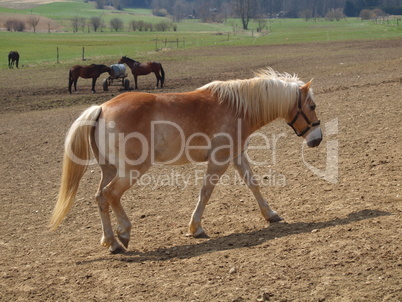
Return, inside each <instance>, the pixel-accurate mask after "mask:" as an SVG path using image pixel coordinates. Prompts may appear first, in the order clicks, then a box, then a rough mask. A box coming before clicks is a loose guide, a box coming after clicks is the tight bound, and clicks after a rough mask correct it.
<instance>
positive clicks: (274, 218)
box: [269, 214, 283, 223]
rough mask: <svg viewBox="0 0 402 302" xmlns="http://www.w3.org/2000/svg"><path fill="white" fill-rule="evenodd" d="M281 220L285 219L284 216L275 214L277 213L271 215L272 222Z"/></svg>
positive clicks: (270, 220)
mask: <svg viewBox="0 0 402 302" xmlns="http://www.w3.org/2000/svg"><path fill="white" fill-rule="evenodd" d="M280 221H283V218H282V217H280V216H279V215H278V214H275V215H273V216H271V217H269V222H270V223H275V222H280Z"/></svg>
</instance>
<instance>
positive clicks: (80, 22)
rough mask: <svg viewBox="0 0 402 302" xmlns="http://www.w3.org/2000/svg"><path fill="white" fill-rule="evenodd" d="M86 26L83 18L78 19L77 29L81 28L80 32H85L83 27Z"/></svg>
mask: <svg viewBox="0 0 402 302" xmlns="http://www.w3.org/2000/svg"><path fill="white" fill-rule="evenodd" d="M86 24H87V19H86V18H84V17H79V18H78V27H80V28H81V30H82V32H84V31H85V25H86Z"/></svg>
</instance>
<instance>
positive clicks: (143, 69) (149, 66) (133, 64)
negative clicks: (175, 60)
mask: <svg viewBox="0 0 402 302" xmlns="http://www.w3.org/2000/svg"><path fill="white" fill-rule="evenodd" d="M118 63H119V64H124V63H125V64H127V65H128V67H130V69H131V72H132V73H133V76H134V83H135V88H134V89H138V85H137V77H138V76H139V75H147V74H150V73H151V72H153V73H154V74H155V76H156V88H158V87H159V81H160V82H161V88H163V83H164V82H165V71H164V70H163V68H162V64H161V63H158V62H147V63H140V62H138V61H136V60H133V59H130V58H127V57H126V56H124V57H121V59H120V60H119V62H118ZM159 72H160V74H159Z"/></svg>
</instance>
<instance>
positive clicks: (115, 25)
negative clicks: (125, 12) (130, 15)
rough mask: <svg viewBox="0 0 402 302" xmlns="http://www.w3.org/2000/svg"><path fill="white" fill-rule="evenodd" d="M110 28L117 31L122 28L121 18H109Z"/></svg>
mask: <svg viewBox="0 0 402 302" xmlns="http://www.w3.org/2000/svg"><path fill="white" fill-rule="evenodd" d="M110 28H111V29H113V30H114V31H119V30H122V29H123V20H121V19H120V18H113V19H111V20H110Z"/></svg>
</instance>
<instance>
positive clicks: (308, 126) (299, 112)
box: [288, 91, 320, 136]
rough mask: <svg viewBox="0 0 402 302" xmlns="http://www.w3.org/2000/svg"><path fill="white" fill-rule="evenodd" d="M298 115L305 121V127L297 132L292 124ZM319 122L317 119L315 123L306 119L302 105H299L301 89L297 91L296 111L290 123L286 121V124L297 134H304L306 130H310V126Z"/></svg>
mask: <svg viewBox="0 0 402 302" xmlns="http://www.w3.org/2000/svg"><path fill="white" fill-rule="evenodd" d="M300 115H301V116H302V117H303V118H304V120H305V121H306V123H307V127H306V128H304V130H303V131H301V132H297V129H296V128H295V127H294V126H293V124H294V123H296V121H297V119H298V118H299V116H300ZM319 124H320V121H317V122H315V123H311V122H310V120H309V119H308V117H307V115H306V114H305V113H304V112H303V109H302V105H301V91H299V97H298V99H297V113H296V115H295V117H294V118H293V120H292V121H291V122H290V123H288V125H289V126H290V127H292V129H293V130H294V132H295V133H296V135H297V136H303V135H304V134H306V133H307V131H309V130H310V128H312V127H315V126H318V125H319Z"/></svg>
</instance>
